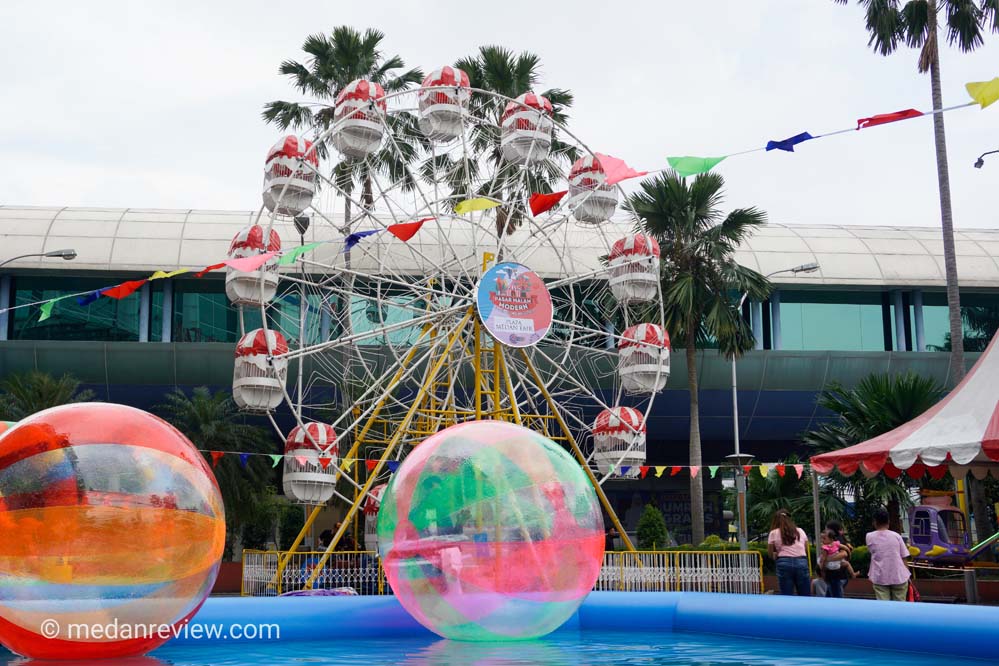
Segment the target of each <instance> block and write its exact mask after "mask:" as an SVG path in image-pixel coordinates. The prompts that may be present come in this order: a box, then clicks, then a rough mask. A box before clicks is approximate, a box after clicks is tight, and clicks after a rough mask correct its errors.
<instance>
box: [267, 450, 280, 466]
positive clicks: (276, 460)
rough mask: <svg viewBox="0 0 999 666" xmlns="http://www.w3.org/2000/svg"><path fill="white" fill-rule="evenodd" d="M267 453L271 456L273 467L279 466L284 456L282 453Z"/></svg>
mask: <svg viewBox="0 0 999 666" xmlns="http://www.w3.org/2000/svg"><path fill="white" fill-rule="evenodd" d="M267 455H269V456H270V457H271V467H277V466H278V463H280V462H281V459H282V458H284V456H282V455H281V454H280V453H269V454H267Z"/></svg>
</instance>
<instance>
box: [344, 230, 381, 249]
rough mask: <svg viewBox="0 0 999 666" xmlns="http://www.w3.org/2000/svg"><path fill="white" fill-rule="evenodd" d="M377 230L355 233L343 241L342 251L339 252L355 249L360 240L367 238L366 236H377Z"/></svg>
mask: <svg viewBox="0 0 999 666" xmlns="http://www.w3.org/2000/svg"><path fill="white" fill-rule="evenodd" d="M379 231H380V230H379V229H369V230H368V231H355V232H354V233H352V234H350V235H349V236H347V237H346V238H344V239H343V250H341V252H346V251H347V250H350V249H351V248H353V247H356V246H357V244H358V243H360V242H361V239H362V238H367V237H368V236H371V235H374V234H377V233H378V232H379Z"/></svg>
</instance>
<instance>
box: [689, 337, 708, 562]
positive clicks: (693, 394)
mask: <svg viewBox="0 0 999 666" xmlns="http://www.w3.org/2000/svg"><path fill="white" fill-rule="evenodd" d="M695 335H696V331H695V330H694V329H693V328H691V329H690V330H689V331H687V343H686V347H687V348H686V352H687V389H688V390H689V391H690V465H691V466H692V467H694V466H696V467H698V468H700V467H701V419H700V406H699V402H700V401H699V398H698V389H697V346H696V343H697V339H696V337H695ZM690 533H691V536H692V541H693V544H694V545H695V546H697V545H698V544H700V543H701V542H702V541H704V475H702V474H701V473H700V471H698V474H697V476H691V477H690Z"/></svg>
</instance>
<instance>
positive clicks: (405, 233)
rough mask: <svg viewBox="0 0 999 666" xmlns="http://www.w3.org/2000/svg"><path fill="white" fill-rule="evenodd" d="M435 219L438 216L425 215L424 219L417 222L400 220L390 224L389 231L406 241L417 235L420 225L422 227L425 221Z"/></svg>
mask: <svg viewBox="0 0 999 666" xmlns="http://www.w3.org/2000/svg"><path fill="white" fill-rule="evenodd" d="M435 219H437V218H435V217H425V218H423V219H422V220H417V221H416V222H399V223H398V224H390V225H389V226H388V229H387V231H388V232H389V233H390V234H392V235H393V236H395V237H396V238H398V239H399V240H401V241H403V242H406V241H408V240H409V239H410V238H412V237H413V236H415V235H416V232H417V231H419V230H420V227H422V226H423V225H424V223H426V222H429V221H430V220H435Z"/></svg>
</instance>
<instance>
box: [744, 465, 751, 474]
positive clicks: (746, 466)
mask: <svg viewBox="0 0 999 666" xmlns="http://www.w3.org/2000/svg"><path fill="white" fill-rule="evenodd" d="M752 469H753V466H752V465H743V466H742V473H743V474H745V475H746V476H749V473H750V472H751V471H752Z"/></svg>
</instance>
